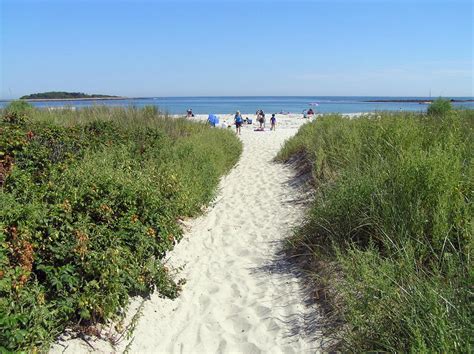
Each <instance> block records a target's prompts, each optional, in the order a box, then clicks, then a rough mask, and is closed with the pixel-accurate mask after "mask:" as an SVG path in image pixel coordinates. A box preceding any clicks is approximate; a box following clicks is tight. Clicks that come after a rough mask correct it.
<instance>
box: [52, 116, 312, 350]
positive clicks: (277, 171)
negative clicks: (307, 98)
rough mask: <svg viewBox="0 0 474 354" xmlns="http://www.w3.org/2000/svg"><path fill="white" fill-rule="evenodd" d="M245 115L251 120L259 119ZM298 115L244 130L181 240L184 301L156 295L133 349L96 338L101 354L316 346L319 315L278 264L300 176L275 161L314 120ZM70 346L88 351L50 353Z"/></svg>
mask: <svg viewBox="0 0 474 354" xmlns="http://www.w3.org/2000/svg"><path fill="white" fill-rule="evenodd" d="M243 116H244V117H251V118H254V122H255V117H254V115H245V114H244V115H243ZM206 117H207V116H203V115H202V116H196V117H195V118H194V119H206ZM296 117H301V115H298V114H297V115H291V116H284V115H277V129H276V131H274V132H271V131H268V130H267V131H265V132H255V131H254V130H253V129H254V128H255V127H256V126H257V125H258V124H257V123H255V124H254V125H253V126H247V125H244V126H243V127H242V135H241V139H242V141H243V143H244V151H243V154H242V157H241V159H240V161H239V163H238V164H237V165H236V166H235V168H233V169H232V171H231V172H230V173H229V175H227V176H225V177H224V178H223V179H222V181H221V184H220V192H219V195H218V197H217V200H216V202H215V203H214V205H213V206H212V207H211V208H209V211H208V212H207V213H206V214H205V215H203V216H201V217H199V218H197V219H195V220H192V221H190V222H189V230H188V231H187V232H186V234H185V237H184V238H183V240H182V241H181V242H180V243H179V244H178V245H177V246H176V247H175V249H174V250H173V251H172V252H170V254H169V262H168V264H169V265H170V267H181V266H184V269H183V271H182V272H181V273H180V274H179V277H180V278H185V279H186V280H187V283H186V284H185V285H184V286H183V291H182V293H181V295H180V296H179V297H178V298H177V299H175V300H169V299H163V298H160V297H159V296H158V294H153V295H152V296H151V299H150V300H147V301H146V302H145V304H144V308H143V315H142V317H141V318H140V319H139V321H138V324H137V327H136V329H135V331H134V333H133V337H134V339H133V342H132V343H131V344H130V342H128V341H127V340H123V341H122V342H121V343H119V344H118V345H117V346H116V347H115V349H113V348H112V347H111V346H110V345H109V344H108V343H106V342H105V341H101V340H93V339H91V340H90V341H89V342H90V343H91V344H92V346H93V347H94V348H95V349H96V351H99V352H111V351H123V350H124V349H125V347H126V346H127V344H129V348H130V349H131V352H132V353H260V352H263V353H281V352H283V353H306V352H315V351H317V350H318V349H319V348H320V341H319V340H318V339H314V338H315V336H314V335H311V336H309V335H306V334H305V332H306V330H305V329H307V327H309V325H308V324H307V323H306V322H307V321H308V318H310V317H311V321H314V320H315V318H314V316H315V315H313V314H312V311H314V309H310V308H307V307H306V306H305V304H304V301H303V294H302V290H301V289H302V287H301V284H300V282H301V279H298V278H297V277H296V276H295V275H292V273H291V272H290V271H288V270H287V269H285V268H286V266H285V262H284V261H283V262H282V261H281V260H279V261H278V260H276V259H278V256H277V255H276V254H277V252H278V250H279V248H280V246H281V242H280V241H282V240H283V239H284V238H285V237H287V236H288V235H290V234H291V229H292V226H294V225H297V224H298V223H300V222H301V218H302V214H303V210H302V206H301V205H300V204H298V203H296V202H295V201H296V200H297V198H298V195H297V194H296V193H297V191H296V190H295V188H294V187H292V186H291V185H292V183H290V182H291V180H292V179H293V178H294V177H295V173H294V171H293V170H291V169H290V168H289V167H285V166H283V165H281V164H277V163H274V162H272V159H273V158H274V157H275V155H276V153H277V152H278V150H279V149H280V147H281V146H282V144H283V142H284V141H285V140H286V139H288V138H289V137H291V136H292V135H294V134H295V133H296V131H297V130H298V128H299V126H300V125H301V124H303V123H304V122H307V121H308V120H304V119H301V118H296ZM220 118H221V122H222V121H225V120H227V122H228V123H230V122H231V121H232V120H233V119H232V116H230V115H226V116H224V115H220ZM269 118H270V117H267V129H268V127H269ZM229 129H234V131H235V127H233V128H229ZM137 303H138V299H135V300H134V302H132V305H131V309H133V308H135V307H136V305H137ZM130 311H132V310H130ZM316 320H317V318H316ZM65 347H66V350H65V352H67V353H77V352H85V351H91V350H92V349H91V347H90V346H88V345H87V344H86V343H85V342H84V341H82V340H78V339H75V340H68V341H63V342H62V343H61V345H58V344H56V345H55V346H53V348H52V352H60V351H63V350H64V349H65Z"/></svg>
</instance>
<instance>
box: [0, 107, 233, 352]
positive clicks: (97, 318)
mask: <svg viewBox="0 0 474 354" xmlns="http://www.w3.org/2000/svg"><path fill="white" fill-rule="evenodd" d="M152 113H153V114H151V115H150V112H149V111H148V110H144V111H142V110H138V109H130V110H123V109H112V110H108V109H105V108H99V109H91V110H84V111H80V112H75V111H70V110H66V111H56V112H54V113H51V112H45V111H35V110H32V111H31V112H30V116H29V119H28V123H26V124H12V123H6V122H3V123H0V177H1V178H0V182H1V183H0V205H1V208H0V269H1V272H0V343H1V345H0V351H1V350H35V348H36V349H38V348H39V349H42V348H44V347H45V346H47V345H48V343H49V342H50V341H51V340H52V339H53V338H54V337H55V336H56V335H57V334H58V333H59V332H60V331H61V330H62V329H63V328H64V327H65V326H66V325H68V324H72V323H73V324H76V325H77V324H78V325H80V326H85V325H89V324H92V323H95V322H103V321H105V320H106V319H110V318H112V319H113V318H115V317H116V316H119V315H120V313H121V311H120V310H121V308H123V307H124V306H125V305H126V304H127V302H128V299H129V296H130V295H133V294H146V293H149V292H151V291H153V290H155V289H157V290H158V291H159V292H160V293H161V294H162V295H163V296H168V297H174V296H176V294H177V292H178V291H179V285H178V284H176V283H175V282H174V281H173V279H172V278H171V277H170V276H169V274H168V270H167V268H166V267H164V266H163V264H162V263H161V261H160V260H161V259H162V258H163V256H164V255H165V253H166V252H167V251H168V250H170V249H171V248H172V247H173V245H174V244H175V243H176V242H177V241H179V239H180V238H181V236H182V230H181V228H180V227H179V219H180V218H182V217H185V216H192V215H195V214H197V213H199V212H201V210H202V206H203V205H205V204H206V203H208V202H210V201H211V200H212V199H213V198H214V195H215V190H216V186H217V183H218V180H219V177H220V176H222V174H224V173H226V172H227V171H228V170H229V169H230V168H231V167H232V166H233V165H234V164H235V162H236V161H237V159H238V157H239V155H240V153H241V144H240V142H239V140H238V139H236V138H235V136H234V135H233V134H232V133H231V132H227V131H224V130H217V129H210V128H208V127H207V126H206V125H204V124H198V123H192V122H186V121H184V120H173V119H165V118H163V117H161V116H158V115H157V114H158V112H152ZM119 116H120V117H121V120H119V119H117V120H116V121H113V120H112V119H109V118H110V117H119ZM216 146H219V149H216V148H215V147H216ZM2 346H3V347H2Z"/></svg>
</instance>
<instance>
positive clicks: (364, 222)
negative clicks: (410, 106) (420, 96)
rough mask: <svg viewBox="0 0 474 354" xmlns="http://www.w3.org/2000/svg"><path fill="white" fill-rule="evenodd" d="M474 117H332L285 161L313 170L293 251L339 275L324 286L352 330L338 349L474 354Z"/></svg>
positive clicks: (304, 136) (327, 276)
mask: <svg viewBox="0 0 474 354" xmlns="http://www.w3.org/2000/svg"><path fill="white" fill-rule="evenodd" d="M473 118H474V111H453V112H450V113H448V114H446V115H443V116H438V117H436V118H432V117H431V116H424V115H421V114H411V113H403V114H389V113H381V114H379V115H370V116H365V117H360V118H357V119H352V120H351V119H347V118H343V117H340V116H327V117H322V118H319V119H318V120H317V121H315V122H314V123H310V124H307V125H305V126H303V127H302V128H301V129H300V132H298V134H297V135H296V136H295V137H294V138H293V139H290V140H289V141H288V142H287V144H285V146H284V147H283V149H282V150H281V152H280V153H279V155H278V159H279V160H281V161H286V160H289V159H290V158H291V157H292V156H295V155H297V154H304V156H306V158H307V159H308V160H309V162H310V164H311V166H312V173H313V178H314V188H315V192H316V194H315V200H314V203H313V205H312V207H311V209H310V211H309V216H308V220H307V222H306V223H305V224H304V225H303V226H302V227H301V229H300V230H299V231H298V232H297V233H296V234H295V235H294V236H293V238H292V239H291V244H292V245H293V246H294V247H296V248H306V247H309V248H310V249H311V250H312V254H311V255H312V257H314V258H315V259H317V260H318V261H320V263H319V264H321V261H324V262H325V263H327V264H333V265H335V268H336V269H337V271H336V274H335V273H334V272H324V271H321V272H320V273H319V274H318V277H317V279H319V280H318V281H319V282H320V283H321V284H325V285H328V284H329V288H330V289H329V290H328V296H330V297H329V303H330V305H331V306H332V314H333V315H335V316H336V318H338V319H339V320H341V321H342V323H345V325H343V326H341V327H339V333H338V336H339V339H340V345H341V349H345V350H355V351H372V350H375V351H410V352H418V351H433V350H434V351H443V352H452V351H456V352H469V351H471V350H472V342H471V334H472V329H473V327H472V318H474V317H473V315H474V314H473V311H472V306H471V302H472V301H471V299H470V296H471V295H470V294H471V293H470V290H469V289H470V286H471V285H470V284H472V281H473V280H474V277H473V275H474V273H473V271H472V269H473V264H472V259H471V257H470V255H471V254H472V251H473V245H474V243H473V237H472V215H473V209H472V201H471V195H470V193H471V191H472V190H473V187H474V186H473V180H474V179H473V170H472V152H473V146H472V141H474V139H473V136H472V135H473V124H474V119H473ZM314 271H315V270H314Z"/></svg>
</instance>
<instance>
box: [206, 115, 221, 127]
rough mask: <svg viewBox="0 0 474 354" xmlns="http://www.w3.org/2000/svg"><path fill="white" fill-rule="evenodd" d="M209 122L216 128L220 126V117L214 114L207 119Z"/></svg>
mask: <svg viewBox="0 0 474 354" xmlns="http://www.w3.org/2000/svg"><path fill="white" fill-rule="evenodd" d="M207 121H208V122H209V124H210V125H212V126H213V127H215V126H216V125H218V124H219V117H218V116H216V115H214V114H209V117H207Z"/></svg>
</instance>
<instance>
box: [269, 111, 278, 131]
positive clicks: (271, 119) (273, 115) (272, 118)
mask: <svg viewBox="0 0 474 354" xmlns="http://www.w3.org/2000/svg"><path fill="white" fill-rule="evenodd" d="M276 121H277V120H276V117H275V113H273V114H272V117H271V118H270V124H271V126H270V130H275V127H276Z"/></svg>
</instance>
